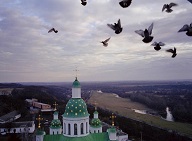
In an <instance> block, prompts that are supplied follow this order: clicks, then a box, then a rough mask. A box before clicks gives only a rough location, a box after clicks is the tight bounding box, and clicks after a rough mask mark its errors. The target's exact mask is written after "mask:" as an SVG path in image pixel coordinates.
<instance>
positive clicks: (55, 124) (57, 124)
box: [50, 119, 61, 128]
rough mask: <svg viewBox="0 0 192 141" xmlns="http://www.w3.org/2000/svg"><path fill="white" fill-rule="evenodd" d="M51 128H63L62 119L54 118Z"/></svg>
mask: <svg viewBox="0 0 192 141" xmlns="http://www.w3.org/2000/svg"><path fill="white" fill-rule="evenodd" d="M50 128H61V121H60V120H59V119H54V120H52V122H51V126H50Z"/></svg>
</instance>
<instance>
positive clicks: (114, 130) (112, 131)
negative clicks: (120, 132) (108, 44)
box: [107, 127, 116, 133]
mask: <svg viewBox="0 0 192 141" xmlns="http://www.w3.org/2000/svg"><path fill="white" fill-rule="evenodd" d="M107 132H108V133H115V132H116V128H115V127H111V128H109V129H107Z"/></svg>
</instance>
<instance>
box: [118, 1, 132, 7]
mask: <svg viewBox="0 0 192 141" xmlns="http://www.w3.org/2000/svg"><path fill="white" fill-rule="evenodd" d="M131 2H132V0H121V1H120V2H119V5H120V6H121V7H123V8H126V7H128V6H130V5H131Z"/></svg>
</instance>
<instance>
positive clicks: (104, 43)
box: [101, 37, 111, 47]
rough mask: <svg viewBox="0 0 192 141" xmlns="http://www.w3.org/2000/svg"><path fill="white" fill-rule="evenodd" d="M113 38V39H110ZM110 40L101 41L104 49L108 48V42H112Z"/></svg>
mask: <svg viewBox="0 0 192 141" xmlns="http://www.w3.org/2000/svg"><path fill="white" fill-rule="evenodd" d="M110 38H111V37H110ZM110 38H108V39H106V40H105V41H101V43H103V46H104V47H107V46H108V43H107V42H108V41H109V40H110Z"/></svg>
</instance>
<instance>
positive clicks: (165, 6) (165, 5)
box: [162, 2, 178, 13]
mask: <svg viewBox="0 0 192 141" xmlns="http://www.w3.org/2000/svg"><path fill="white" fill-rule="evenodd" d="M177 5H178V4H176V3H173V2H171V3H170V4H164V5H163V8H162V12H163V11H164V10H165V9H167V10H166V12H167V13H171V12H172V11H173V10H172V9H171V7H173V6H177Z"/></svg>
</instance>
